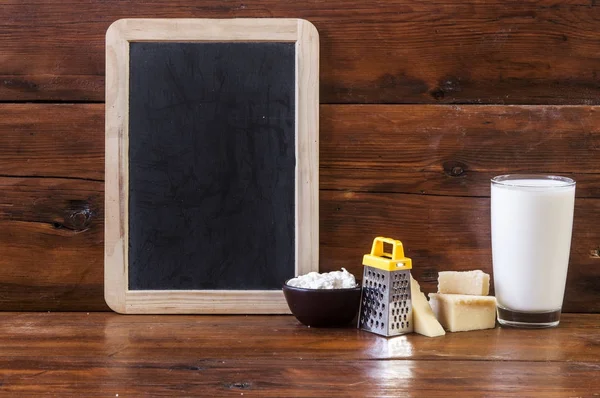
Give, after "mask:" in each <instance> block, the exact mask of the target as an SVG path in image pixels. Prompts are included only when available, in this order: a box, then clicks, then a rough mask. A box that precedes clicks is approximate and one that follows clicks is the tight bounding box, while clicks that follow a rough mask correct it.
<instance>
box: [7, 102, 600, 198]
mask: <svg viewBox="0 0 600 398" xmlns="http://www.w3.org/2000/svg"><path fill="white" fill-rule="evenodd" d="M320 113H321V125H320V187H321V189H327V190H349V191H363V192H399V193H418V194H432V195H456V196H489V179H490V178H491V177H493V176H494V175H498V174H503V173H507V172H511V171H529V172H538V173H563V174H566V175H569V176H572V177H574V178H575V179H576V180H577V183H578V184H577V197H596V198H598V197H600V186H599V185H598V184H597V179H598V174H600V162H598V160H597V159H598V158H599V156H600V109H599V108H598V107H593V106H592V107H591V106H550V107H546V106H419V105H414V106H360V105H358V106H350V105H345V106H338V105H322V106H321V111H320ZM103 114H104V106H103V105H101V104H77V105H49V104H2V105H0V132H1V133H2V134H0V148H2V153H3V156H2V158H1V159H0V174H2V175H16V176H59V177H77V178H91V179H103V178H104V170H103V161H104V131H103V125H102V118H103ZM517 143H518V144H517Z"/></svg>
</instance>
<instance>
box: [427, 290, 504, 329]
mask: <svg viewBox="0 0 600 398" xmlns="http://www.w3.org/2000/svg"><path fill="white" fill-rule="evenodd" d="M429 299H430V300H429V304H431V309H432V310H433V312H434V314H435V316H436V318H437V320H438V321H439V322H440V323H441V324H442V326H443V327H444V329H446V330H447V331H449V332H464V331H468V330H479V329H492V328H494V327H496V298H495V297H492V296H471V295H466V294H442V293H430V294H429Z"/></svg>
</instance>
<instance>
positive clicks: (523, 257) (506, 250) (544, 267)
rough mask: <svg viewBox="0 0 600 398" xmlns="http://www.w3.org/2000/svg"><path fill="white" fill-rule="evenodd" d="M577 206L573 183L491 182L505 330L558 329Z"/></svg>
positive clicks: (525, 177)
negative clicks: (555, 327)
mask: <svg viewBox="0 0 600 398" xmlns="http://www.w3.org/2000/svg"><path fill="white" fill-rule="evenodd" d="M574 203H575V181H574V180H572V179H571V178H567V177H559V176H551V175H532V174H510V175H502V176H497V177H494V178H493V179H492V180H491V216H492V260H493V270H494V274H493V276H494V288H495V291H496V300H497V309H498V313H497V315H498V322H499V323H500V324H501V325H505V326H515V327H529V328H543V327H553V326H556V325H558V323H559V320H560V313H561V308H562V303H563V297H564V292H565V283H566V280H567V269H568V264H569V252H570V248H571V232H572V230H573V209H574Z"/></svg>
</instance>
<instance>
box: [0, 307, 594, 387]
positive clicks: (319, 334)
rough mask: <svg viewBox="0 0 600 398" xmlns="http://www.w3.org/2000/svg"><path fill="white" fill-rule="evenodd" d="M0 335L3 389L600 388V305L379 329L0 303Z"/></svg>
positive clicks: (264, 318) (261, 318)
mask: <svg viewBox="0 0 600 398" xmlns="http://www.w3.org/2000/svg"><path fill="white" fill-rule="evenodd" d="M0 347H1V348H0V350H1V351H0V352H1V355H0V393H4V394H7V395H10V396H29V395H32V394H40V393H43V394H48V395H52V396H69V395H71V396H88V397H89V396H105V397H106V396H109V397H111V396H112V397H116V396H118V397H134V396H135V397H139V396H148V395H166V396H210V397H212V396H242V395H243V396H261V397H265V396H268V397H284V396H293V397H299V396H311V397H326V396H328V397H331V396H340V397H347V396H361V397H362V396H424V397H437V396H439V397H449V396H460V397H465V396H480V395H485V396H490V395H496V396H518V397H525V396H565V397H582V396H600V377H599V376H600V314H564V315H563V318H562V320H561V324H560V325H559V327H557V328H554V329H544V330H526V329H508V328H500V327H498V328H496V329H492V330H484V331H474V332H462V333H449V334H447V335H446V336H443V337H438V338H427V337H423V336H420V335H415V334H410V335H405V336H399V337H395V338H389V339H386V338H383V337H380V336H377V335H374V334H370V333H367V332H363V331H360V330H357V329H354V328H346V329H318V328H307V327H305V326H303V325H301V324H299V323H298V322H297V321H296V319H295V318H294V317H292V316H179V315H177V316H173V315H172V316H154V315H153V316H150V315H144V316H141V315H133V316H132V315H130V316H125V315H118V314H114V313H109V312H103V313H102V312H100V313H85V312H81V313H0ZM117 394H118V395H117Z"/></svg>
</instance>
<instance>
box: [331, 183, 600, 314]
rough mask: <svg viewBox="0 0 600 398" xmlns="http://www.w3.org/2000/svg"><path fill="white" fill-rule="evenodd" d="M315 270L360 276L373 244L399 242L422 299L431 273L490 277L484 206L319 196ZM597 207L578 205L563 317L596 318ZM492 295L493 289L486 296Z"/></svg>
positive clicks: (469, 201)
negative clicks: (577, 314)
mask: <svg viewBox="0 0 600 398" xmlns="http://www.w3.org/2000/svg"><path fill="white" fill-rule="evenodd" d="M320 220H321V239H320V242H321V255H320V263H319V264H320V269H321V270H322V271H331V270H335V269H340V267H345V268H346V269H347V270H348V271H349V272H351V273H353V274H355V275H361V274H362V255H363V254H365V253H367V252H369V250H370V248H371V244H372V241H373V238H374V237H375V236H388V237H392V238H395V239H400V240H401V241H402V243H403V244H404V250H405V254H406V256H407V257H409V258H412V260H413V269H412V273H413V275H414V276H415V278H416V279H417V280H418V281H419V282H420V283H421V286H422V287H423V289H424V290H425V291H427V292H434V291H436V288H437V273H438V271H442V270H443V271H445V270H470V269H482V270H483V271H485V272H488V273H491V272H492V255H491V241H490V210H489V198H466V197H447V196H431V195H406V194H376V193H354V192H331V191H321V218H320ZM598 220H600V200H598V199H584V198H581V199H577V200H576V201H575V219H574V222H573V223H574V226H573V240H572V246H571V258H570V263H569V264H570V266H569V274H568V277H567V288H566V293H565V299H564V307H563V310H564V311H566V312H598V311H600V304H599V303H598V298H599V296H598V295H599V293H600V292H599V291H598V286H600V267H599V265H600V256H599V255H598V250H599V247H600V230H599V229H598V228H597V223H598ZM490 290H491V291H490V294H492V295H493V289H490Z"/></svg>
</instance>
